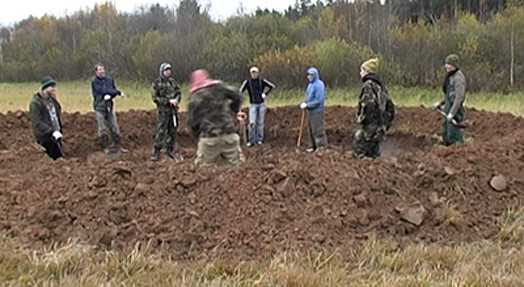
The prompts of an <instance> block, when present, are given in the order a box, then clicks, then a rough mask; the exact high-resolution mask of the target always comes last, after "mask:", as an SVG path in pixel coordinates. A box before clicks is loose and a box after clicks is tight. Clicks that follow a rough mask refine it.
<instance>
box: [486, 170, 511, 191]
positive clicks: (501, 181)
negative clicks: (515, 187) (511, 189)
mask: <svg viewBox="0 0 524 287" xmlns="http://www.w3.org/2000/svg"><path fill="white" fill-rule="evenodd" d="M489 185H491V187H493V189H495V190H496V191H499V192H500V191H504V190H506V188H508V180H507V179H506V177H505V176H503V175H502V174H498V175H496V176H494V177H493V178H491V181H490V182H489Z"/></svg>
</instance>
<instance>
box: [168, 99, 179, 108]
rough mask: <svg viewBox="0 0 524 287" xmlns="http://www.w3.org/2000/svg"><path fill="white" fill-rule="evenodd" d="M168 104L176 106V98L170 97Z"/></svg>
mask: <svg viewBox="0 0 524 287" xmlns="http://www.w3.org/2000/svg"><path fill="white" fill-rule="evenodd" d="M169 104H170V105H172V106H173V107H177V106H178V100H177V99H171V100H169Z"/></svg>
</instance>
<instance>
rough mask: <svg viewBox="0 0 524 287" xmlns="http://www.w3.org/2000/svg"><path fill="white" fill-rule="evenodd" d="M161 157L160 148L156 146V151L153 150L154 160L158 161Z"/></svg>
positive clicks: (152, 157)
mask: <svg viewBox="0 0 524 287" xmlns="http://www.w3.org/2000/svg"><path fill="white" fill-rule="evenodd" d="M159 158H160V148H159V147H155V151H154V152H153V155H152V156H151V160H152V161H157V160H158V159H159Z"/></svg>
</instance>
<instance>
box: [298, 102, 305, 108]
mask: <svg viewBox="0 0 524 287" xmlns="http://www.w3.org/2000/svg"><path fill="white" fill-rule="evenodd" d="M299 107H300V108H301V109H305V108H307V104H306V102H302V103H301V104H300V105H299Z"/></svg>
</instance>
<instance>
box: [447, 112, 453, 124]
mask: <svg viewBox="0 0 524 287" xmlns="http://www.w3.org/2000/svg"><path fill="white" fill-rule="evenodd" d="M452 119H453V115H452V114H448V115H447V116H446V120H448V122H451V120H452Z"/></svg>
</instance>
